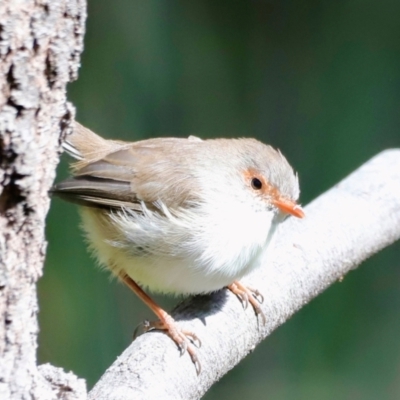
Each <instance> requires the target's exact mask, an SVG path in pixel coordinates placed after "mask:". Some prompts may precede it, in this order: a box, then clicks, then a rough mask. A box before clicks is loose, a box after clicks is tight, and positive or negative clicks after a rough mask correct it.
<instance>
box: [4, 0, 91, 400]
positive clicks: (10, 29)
mask: <svg viewBox="0 0 400 400" xmlns="http://www.w3.org/2000/svg"><path fill="white" fill-rule="evenodd" d="M85 7H86V5H85V1H84V0H36V1H35V0H2V1H1V2H0V315H1V316H2V318H1V321H0V398H1V399H41V400H43V399H53V398H54V399H55V398H64V399H67V398H68V399H73V398H78V397H79V396H81V397H82V396H83V394H84V392H85V390H84V386H83V389H82V384H84V383H83V382H81V381H74V382H75V384H74V385H75V386H76V387H77V391H75V388H73V387H71V385H73V383H71V382H73V379H71V377H70V376H69V375H68V376H65V382H64V383H65V384H61V382H62V378H61V375H62V373H61V372H60V371H59V370H57V371H56V370H55V369H54V368H51V367H48V368H47V369H46V368H44V369H43V372H40V370H38V368H37V366H36V347H37V333H38V324H37V311H38V306H37V296H36V282H37V280H38V278H39V277H40V276H41V274H42V267H43V260H44V255H45V251H46V242H45V238H44V223H45V217H46V214H47V211H48V208H49V196H48V190H49V188H50V186H51V184H52V182H53V179H54V175H55V167H56V164H57V163H58V159H59V147H60V146H59V145H60V140H61V137H62V136H63V135H65V134H66V132H67V130H68V127H69V124H70V121H71V119H72V118H73V108H72V107H71V106H70V105H69V104H68V103H67V100H66V85H67V83H68V82H69V81H71V80H73V79H75V78H76V76H77V71H78V67H79V58H80V53H81V51H82V41H83V33H84V22H85V17H86V8H85ZM50 371H53V373H51V372H50ZM57 374H58V375H57ZM56 375H57V376H58V378H57V377H56ZM51 376H52V377H51ZM57 379H58V381H57ZM54 382H58V386H57V383H56V384H55V383H54ZM69 382H70V383H69ZM77 396H78V397H77Z"/></svg>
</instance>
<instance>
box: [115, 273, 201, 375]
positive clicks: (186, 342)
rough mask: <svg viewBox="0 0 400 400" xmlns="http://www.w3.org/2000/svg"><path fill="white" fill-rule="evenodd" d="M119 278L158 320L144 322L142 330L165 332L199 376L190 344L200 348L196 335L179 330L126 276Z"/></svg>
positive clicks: (164, 312) (194, 353) (198, 368)
mask: <svg viewBox="0 0 400 400" xmlns="http://www.w3.org/2000/svg"><path fill="white" fill-rule="evenodd" d="M120 278H121V280H122V281H123V282H124V283H125V284H126V285H127V286H128V287H129V288H130V289H131V290H133V291H134V292H135V293H136V295H137V296H138V297H139V298H140V299H141V300H142V301H143V302H144V303H145V304H146V305H147V306H148V307H149V308H150V309H151V310H152V311H153V313H154V314H155V315H156V316H157V317H158V318H159V321H154V322H149V321H146V322H145V324H144V330H145V331H146V332H147V331H150V330H153V329H160V330H163V331H165V333H166V334H167V335H168V336H169V337H170V338H171V339H172V340H173V341H174V342H175V343H176V344H177V346H178V347H179V349H180V351H181V354H184V353H185V351H187V352H188V353H189V355H190V358H191V359H192V361H193V364H194V365H195V368H196V371H197V374H199V373H200V371H201V365H200V362H199V359H198V358H197V355H196V351H195V349H194V347H193V346H192V343H193V344H195V345H196V346H197V347H200V346H201V341H200V339H199V338H198V337H197V335H196V334H195V333H193V332H190V331H186V330H184V329H181V328H180V327H179V325H178V324H177V323H176V321H175V320H174V319H173V318H172V317H171V316H170V315H169V314H168V313H167V312H166V311H164V310H163V309H162V308H161V307H160V306H159V305H158V304H157V303H155V302H154V300H153V299H152V298H151V297H150V296H149V295H148V294H147V293H146V292H145V291H144V290H143V289H142V288H141V287H140V286H139V285H138V284H137V283H136V282H135V281H134V280H133V279H132V278H130V277H129V276H128V275H126V274H125V273H121V274H120Z"/></svg>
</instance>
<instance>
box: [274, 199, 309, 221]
mask: <svg viewBox="0 0 400 400" xmlns="http://www.w3.org/2000/svg"><path fill="white" fill-rule="evenodd" d="M273 203H274V205H275V206H276V207H278V208H279V209H280V210H281V211H283V212H284V213H287V214H292V215H294V216H295V217H297V218H303V217H304V216H305V214H304V211H303V209H302V208H301V207H300V206H299V205H298V204H296V203H295V202H294V201H291V200H286V199H277V200H274V202H273Z"/></svg>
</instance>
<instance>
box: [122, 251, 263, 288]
mask: <svg viewBox="0 0 400 400" xmlns="http://www.w3.org/2000/svg"><path fill="white" fill-rule="evenodd" d="M255 266H256V263H255V262H251V263H249V264H247V265H243V266H236V265H234V266H231V268H228V267H227V268H222V269H219V270H213V271H209V270H207V269H206V268H201V267H200V266H198V265H196V263H195V262H193V260H185V259H177V258H175V259H162V260H161V259H157V258H154V257H135V258H131V259H129V258H123V259H120V260H119V262H118V268H122V269H123V270H124V271H125V272H126V273H127V274H128V275H129V276H130V277H131V278H132V279H133V280H134V281H136V282H137V283H138V284H141V285H142V286H146V287H148V288H149V289H150V290H152V291H157V292H163V293H172V294H200V293H210V292H213V291H216V290H219V289H221V288H223V287H225V286H228V285H230V284H231V283H232V282H233V281H234V280H237V279H240V278H241V277H242V276H244V275H246V274H247V273H249V272H250V271H251V270H252V269H253V268H254V267H255Z"/></svg>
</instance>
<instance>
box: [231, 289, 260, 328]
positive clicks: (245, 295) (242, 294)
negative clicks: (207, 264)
mask: <svg viewBox="0 0 400 400" xmlns="http://www.w3.org/2000/svg"><path fill="white" fill-rule="evenodd" d="M228 289H229V290H230V291H231V292H232V293H233V294H235V295H236V296H237V297H238V298H239V300H240V301H241V303H242V304H243V307H244V308H245V309H246V308H247V306H248V305H249V303H250V304H251V305H252V307H253V309H254V311H255V313H256V314H257V315H260V316H261V319H262V322H263V324H265V322H266V318H265V314H264V313H263V311H262V310H261V307H260V303H262V302H263V301H264V297H263V295H262V294H261V293H260V292H259V291H258V290H257V289H253V288H251V287H249V286H244V285H242V284H241V283H240V282H239V281H234V282H233V283H231V284H230V285H229V286H228Z"/></svg>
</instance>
